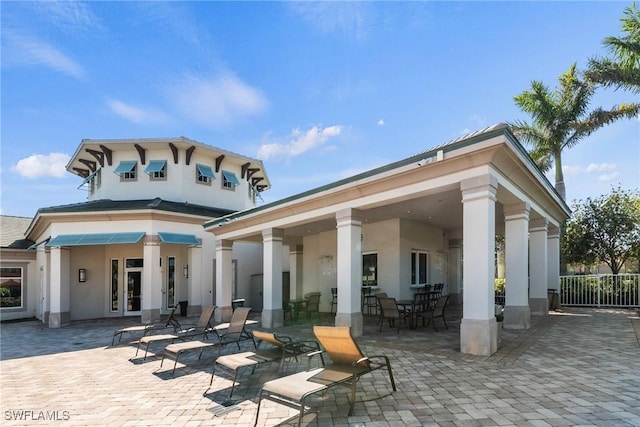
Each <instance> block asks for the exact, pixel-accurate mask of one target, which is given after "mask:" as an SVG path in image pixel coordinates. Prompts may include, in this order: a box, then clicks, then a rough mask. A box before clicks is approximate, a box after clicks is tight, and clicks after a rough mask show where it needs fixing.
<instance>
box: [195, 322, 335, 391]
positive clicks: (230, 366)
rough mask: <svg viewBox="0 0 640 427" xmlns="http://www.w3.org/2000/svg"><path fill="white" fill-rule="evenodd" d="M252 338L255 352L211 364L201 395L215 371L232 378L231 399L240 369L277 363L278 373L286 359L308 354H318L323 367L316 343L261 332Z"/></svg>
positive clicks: (235, 355) (309, 361)
mask: <svg viewBox="0 0 640 427" xmlns="http://www.w3.org/2000/svg"><path fill="white" fill-rule="evenodd" d="M253 336H254V338H256V339H257V340H258V341H259V345H258V349H257V350H256V351H246V352H242V353H233V354H225V355H223V356H218V358H217V359H216V360H215V362H214V363H213V370H212V372H211V381H210V382H209V388H207V391H205V392H204V394H203V395H206V394H207V392H208V391H209V390H210V389H211V386H212V385H213V377H214V375H215V373H216V369H217V370H219V371H222V372H224V373H225V374H227V375H229V376H232V377H233V382H232V384H231V391H230V392H229V397H231V396H232V395H233V390H234V387H235V385H236V378H237V376H238V371H239V370H240V369H241V368H247V367H251V368H252V369H255V368H256V367H257V366H258V365H261V364H264V363H272V362H279V364H278V371H281V370H282V368H283V367H284V363H285V361H286V360H287V359H290V358H295V359H296V360H297V359H298V356H302V355H306V354H309V353H314V354H319V356H320V359H321V360H322V364H323V365H324V358H323V357H322V353H321V352H319V350H320V345H319V344H318V342H317V341H293V340H292V339H291V337H288V336H282V335H276V334H275V333H273V332H263V331H253ZM308 363H309V364H310V363H311V357H309V360H308ZM307 368H308V365H307Z"/></svg>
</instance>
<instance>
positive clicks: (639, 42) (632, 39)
mask: <svg viewBox="0 0 640 427" xmlns="http://www.w3.org/2000/svg"><path fill="white" fill-rule="evenodd" d="M624 15H625V16H624V17H623V18H621V19H620V21H621V22H622V31H623V32H624V33H625V35H624V36H623V37H620V38H618V37H607V38H605V39H604V41H603V44H604V45H605V47H607V49H608V50H609V52H610V53H611V54H612V55H613V58H592V59H590V60H589V69H588V70H587V71H586V72H585V77H586V78H587V79H588V80H591V81H593V82H595V83H598V84H601V85H603V86H604V87H609V86H613V87H615V88H616V89H618V88H622V89H628V90H630V91H632V92H634V93H639V92H640V10H638V9H637V8H636V4H635V3H632V4H631V6H629V7H627V8H626V9H624Z"/></svg>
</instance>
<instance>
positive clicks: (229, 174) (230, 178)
mask: <svg viewBox="0 0 640 427" xmlns="http://www.w3.org/2000/svg"><path fill="white" fill-rule="evenodd" d="M222 176H224V179H226V180H227V182H230V183H232V184H233V185H240V181H238V178H237V177H236V174H235V173H233V172H227V171H222Z"/></svg>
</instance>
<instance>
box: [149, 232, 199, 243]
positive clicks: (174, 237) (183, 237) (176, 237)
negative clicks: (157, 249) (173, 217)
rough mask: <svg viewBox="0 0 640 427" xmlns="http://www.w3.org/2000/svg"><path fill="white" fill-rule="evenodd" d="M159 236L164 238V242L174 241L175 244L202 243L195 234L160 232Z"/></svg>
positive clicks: (161, 238)
mask: <svg viewBox="0 0 640 427" xmlns="http://www.w3.org/2000/svg"><path fill="white" fill-rule="evenodd" d="M158 237H160V240H162V243H172V244H174V245H200V244H201V242H200V239H198V238H197V237H196V236H195V235H194V234H180V233H165V232H160V233H158Z"/></svg>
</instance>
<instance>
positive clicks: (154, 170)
mask: <svg viewBox="0 0 640 427" xmlns="http://www.w3.org/2000/svg"><path fill="white" fill-rule="evenodd" d="M144 173H146V174H147V175H149V180H150V181H166V180H167V161H166V160H151V161H150V162H149V165H148V166H147V168H146V169H145V170H144Z"/></svg>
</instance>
